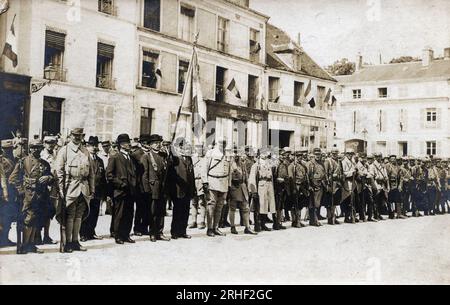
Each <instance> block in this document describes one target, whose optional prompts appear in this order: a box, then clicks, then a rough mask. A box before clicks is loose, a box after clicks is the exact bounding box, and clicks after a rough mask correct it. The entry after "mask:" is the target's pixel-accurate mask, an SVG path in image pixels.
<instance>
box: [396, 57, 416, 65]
mask: <svg viewBox="0 0 450 305" xmlns="http://www.w3.org/2000/svg"><path fill="white" fill-rule="evenodd" d="M413 61H420V59H419V58H417V57H412V56H400V57H398V58H393V59H392V60H391V61H390V62H389V63H390V64H399V63H403V62H413Z"/></svg>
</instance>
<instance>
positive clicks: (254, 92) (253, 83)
mask: <svg viewBox="0 0 450 305" xmlns="http://www.w3.org/2000/svg"><path fill="white" fill-rule="evenodd" d="M258 85H259V77H257V76H253V75H249V76H248V107H249V108H256V102H257V100H258V90H259V86H258Z"/></svg>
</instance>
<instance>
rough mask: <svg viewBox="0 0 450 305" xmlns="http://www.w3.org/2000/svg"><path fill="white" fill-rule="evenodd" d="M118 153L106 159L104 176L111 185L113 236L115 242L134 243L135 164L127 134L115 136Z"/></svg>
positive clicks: (119, 243) (121, 243) (120, 243)
mask: <svg viewBox="0 0 450 305" xmlns="http://www.w3.org/2000/svg"><path fill="white" fill-rule="evenodd" d="M117 145H118V153H117V154H115V155H112V156H111V157H110V159H109V161H108V167H107V169H106V177H107V179H108V181H109V182H110V183H111V184H112V186H113V189H114V191H113V196H114V200H113V217H114V225H113V226H114V237H115V239H116V244H118V245H123V244H124V243H131V244H133V243H135V241H134V240H132V239H131V238H130V233H131V228H132V226H133V214H134V200H135V195H136V165H135V163H134V161H133V158H132V157H131V155H130V149H131V140H130V137H129V136H128V135H127V134H121V135H119V136H118V137H117Z"/></svg>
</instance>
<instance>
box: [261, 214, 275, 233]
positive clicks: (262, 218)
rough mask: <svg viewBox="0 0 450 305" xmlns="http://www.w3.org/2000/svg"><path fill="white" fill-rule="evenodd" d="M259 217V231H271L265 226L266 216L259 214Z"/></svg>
mask: <svg viewBox="0 0 450 305" xmlns="http://www.w3.org/2000/svg"><path fill="white" fill-rule="evenodd" d="M259 216H260V222H261V230H263V231H266V232H270V231H272V229H270V228H269V227H267V226H266V219H267V215H266V214H261V215H259Z"/></svg>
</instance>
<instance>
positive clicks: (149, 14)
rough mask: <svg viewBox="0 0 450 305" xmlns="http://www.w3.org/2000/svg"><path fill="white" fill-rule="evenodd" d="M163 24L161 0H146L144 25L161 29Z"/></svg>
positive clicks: (153, 28)
mask: <svg viewBox="0 0 450 305" xmlns="http://www.w3.org/2000/svg"><path fill="white" fill-rule="evenodd" d="M160 26H161V0H145V1H144V27H145V28H147V29H150V30H154V31H160Z"/></svg>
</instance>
